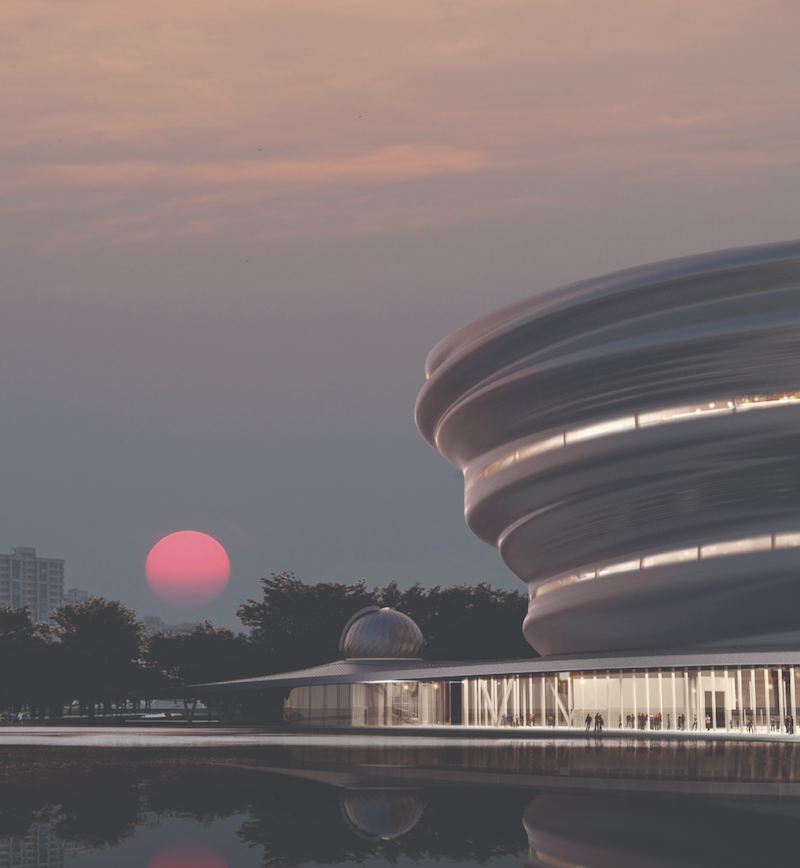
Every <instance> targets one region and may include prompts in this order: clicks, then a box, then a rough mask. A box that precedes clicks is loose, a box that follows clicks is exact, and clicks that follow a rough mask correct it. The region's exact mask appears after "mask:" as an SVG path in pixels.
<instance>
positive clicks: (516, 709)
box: [512, 675, 519, 720]
mask: <svg viewBox="0 0 800 868" xmlns="http://www.w3.org/2000/svg"><path fill="white" fill-rule="evenodd" d="M512 697H513V699H512V702H513V713H514V716H515V717H516V718H517V720H519V675H516V676H515V677H514V687H513V693H512Z"/></svg>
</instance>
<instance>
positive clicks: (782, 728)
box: [778, 666, 786, 732]
mask: <svg viewBox="0 0 800 868" xmlns="http://www.w3.org/2000/svg"><path fill="white" fill-rule="evenodd" d="M783 690H784V688H783V666H779V667H778V732H786V724H785V719H786V698H785V697H784V695H783Z"/></svg>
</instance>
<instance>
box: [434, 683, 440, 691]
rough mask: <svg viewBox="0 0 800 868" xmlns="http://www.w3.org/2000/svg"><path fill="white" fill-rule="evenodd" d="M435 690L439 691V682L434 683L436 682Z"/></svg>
mask: <svg viewBox="0 0 800 868" xmlns="http://www.w3.org/2000/svg"><path fill="white" fill-rule="evenodd" d="M433 689H434V690H438V689H439V682H438V681H434V682H433Z"/></svg>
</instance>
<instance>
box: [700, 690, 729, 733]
mask: <svg viewBox="0 0 800 868" xmlns="http://www.w3.org/2000/svg"><path fill="white" fill-rule="evenodd" d="M714 698H715V700H716V701H715V702H713V703H712V702H711V691H710V690H706V710H705V715H704V717H705V716H706V715H707V716H708V717H710V718H711V720H712V721H714V723H712V726H716V728H717V729H725V691H724V690H715V691H714ZM703 726H705V720H703Z"/></svg>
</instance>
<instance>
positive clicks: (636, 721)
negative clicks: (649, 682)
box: [631, 669, 639, 729]
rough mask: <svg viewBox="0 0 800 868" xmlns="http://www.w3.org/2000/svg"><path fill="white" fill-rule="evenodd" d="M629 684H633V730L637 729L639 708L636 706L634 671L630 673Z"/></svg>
mask: <svg viewBox="0 0 800 868" xmlns="http://www.w3.org/2000/svg"><path fill="white" fill-rule="evenodd" d="M631 682H632V684H633V728H634V729H639V708H638V706H637V704H636V670H635V669H634V670H632V671H631Z"/></svg>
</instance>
